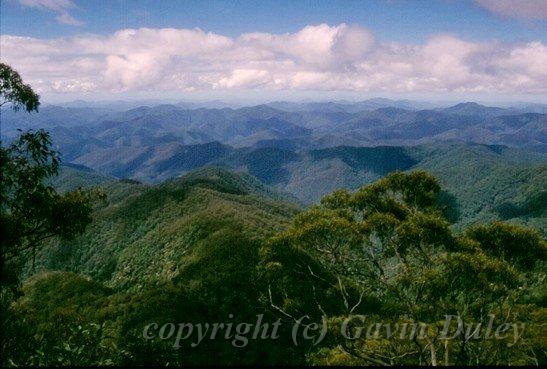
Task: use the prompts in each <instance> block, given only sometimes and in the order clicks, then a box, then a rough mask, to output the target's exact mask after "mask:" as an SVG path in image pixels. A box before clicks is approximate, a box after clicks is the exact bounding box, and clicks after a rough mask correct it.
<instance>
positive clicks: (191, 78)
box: [0, 24, 547, 94]
mask: <svg viewBox="0 0 547 369" xmlns="http://www.w3.org/2000/svg"><path fill="white" fill-rule="evenodd" d="M0 46H1V48H2V58H3V59H4V61H5V62H7V63H9V64H12V66H13V67H14V68H16V69H17V70H19V71H20V72H21V74H22V75H23V77H24V78H25V80H28V81H29V82H30V83H31V84H32V85H33V86H34V87H35V88H37V89H38V90H39V91H40V92H51V91H53V92H69V93H74V92H96V93H110V92H124V91H153V92H162V91H208V90H243V89H257V90H314V91H319V90H325V91H342V90H345V91H364V92H390V93H397V92H427V93H435V92H446V91H452V92H466V91H468V92H492V93H527V94H535V93H542V94H545V93H546V92H547V67H546V65H547V47H546V46H545V45H544V44H543V43H542V42H540V41H533V42H522V43H501V42H489V43H478V42H470V41H464V40H461V39H459V38H457V37H455V36H449V35H433V36H431V37H430V38H429V39H428V40H427V41H426V42H425V43H424V44H420V45H410V44H397V43H380V42H378V41H376V40H375V38H374V35H373V33H372V32H371V31H370V30H367V29H364V28H361V27H358V26H349V25H346V24H340V25H338V26H328V25H326V24H321V25H314V26H307V27H305V28H303V29H301V30H299V31H297V32H295V33H288V34H269V33H248V34H243V35H241V36H239V37H237V38H231V37H226V36H223V35H218V34H215V33H210V32H209V33H207V32H204V31H202V30H200V29H173V28H168V29H152V28H140V29H124V30H120V31H118V32H115V33H114V34H111V35H107V36H97V35H81V36H77V37H72V38H58V39H49V40H40V39H35V38H24V37H19V36H10V35H2V36H0Z"/></svg>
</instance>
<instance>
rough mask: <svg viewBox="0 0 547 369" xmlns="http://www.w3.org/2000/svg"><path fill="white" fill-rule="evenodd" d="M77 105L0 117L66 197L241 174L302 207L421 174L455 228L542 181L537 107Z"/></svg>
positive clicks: (544, 117)
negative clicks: (61, 167)
mask: <svg viewBox="0 0 547 369" xmlns="http://www.w3.org/2000/svg"><path fill="white" fill-rule="evenodd" d="M80 105H81V106H78V107H75V106H73V107H61V106H51V105H50V106H45V107H43V108H41V109H40V112H39V113H37V114H24V113H15V112H12V111H11V110H3V111H2V127H1V128H2V136H3V139H4V140H5V141H9V140H10V139H13V138H14V137H16V135H17V134H18V131H17V129H29V128H31V129H37V128H45V129H47V130H48V131H49V132H50V133H51V136H52V139H53V144H54V146H55V147H56V148H57V149H58V150H59V152H60V153H61V156H62V159H63V162H64V163H69V164H70V166H71V168H70V169H71V170H70V171H69V172H70V181H65V182H66V183H70V185H72V186H74V185H87V184H98V183H101V182H103V181H106V180H112V179H115V178H130V179H135V180H139V181H142V182H145V183H158V182H162V181H165V180H167V179H169V178H173V177H179V176H181V175H184V174H185V173H187V172H190V171H193V170H196V169H199V168H201V167H205V166H216V167H225V168H228V169H231V170H235V171H239V172H247V173H249V174H251V175H252V176H254V177H256V178H257V179H259V180H260V181H261V182H263V183H264V184H266V185H268V186H270V187H271V188H275V189H276V190H280V191H283V192H285V193H289V194H291V195H292V196H294V199H298V200H299V201H300V202H301V203H302V204H311V203H314V202H316V201H318V200H319V199H320V198H321V197H322V196H324V195H325V194H327V193H329V192H331V191H333V190H335V189H338V188H349V189H355V188H358V187H360V186H362V185H363V184H365V183H370V182H372V181H374V180H376V179H378V178H381V177H382V176H385V175H386V174H388V173H389V172H391V171H394V170H403V171H404V170H413V169H418V168H421V169H426V170H428V171H430V172H431V173H433V174H434V175H436V176H438V177H439V179H440V180H441V182H442V184H443V186H444V187H445V188H447V189H448V190H449V191H450V194H451V196H455V197H456V198H457V200H458V201H459V203H460V205H461V207H462V209H460V210H461V212H462V214H460V215H461V221H462V222H463V223H469V222H472V221H474V220H477V219H483V220H484V219H492V218H495V217H496V216H497V215H499V214H498V213H499V212H498V210H499V207H500V206H506V207H507V206H509V205H508V204H513V206H517V207H518V206H520V205H518V204H523V203H526V201H527V199H528V198H529V196H531V194H532V193H533V191H536V192H537V191H540V190H538V188H541V187H542V186H543V185H544V184H545V183H546V182H547V179H546V163H547V114H543V113H538V112H537V111H539V110H541V109H542V108H544V106H542V105H537V104H536V105H529V106H527V107H526V106H521V107H520V108H499V107H487V106H483V105H480V104H477V103H460V104H457V105H454V106H450V107H445V108H434V109H433V108H432V109H422V106H421V105H420V104H418V103H414V102H411V101H406V100H405V101H392V100H388V99H372V100H367V101H363V102H326V103H317V102H306V103H292V102H274V103H270V104H266V105H257V106H250V107H240V108H229V107H222V103H221V102H212V103H209V107H202V106H198V105H188V104H187V103H180V104H163V105H155V106H140V107H136V108H131V109H126V107H127V106H126V105H123V104H121V105H120V104H113V105H110V106H104V105H101V106H84V104H83V103H80ZM422 105H423V104H422ZM215 106H216V107H215ZM67 170H68V169H67V168H66V167H65V172H66V171H67ZM57 182H58V184H59V185H60V186H64V187H66V186H69V187H70V185H67V184H66V183H65V182H63V181H61V182H63V183H61V182H59V181H57ZM540 192H541V191H540ZM540 208H541V209H543V208H544V207H541V206H540ZM541 209H540V213H541V212H542V211H543V210H541ZM536 215H537V214H536ZM532 218H534V219H536V218H537V219H539V220H537V219H536V220H533V219H532V220H530V219H528V220H526V222H532V223H533V222H535V221H541V222H543V220H541V219H542V218H541V217H539V218H538V217H537V216H536V217H534V216H532ZM542 226H543V225H541V224H538V228H541V227H542Z"/></svg>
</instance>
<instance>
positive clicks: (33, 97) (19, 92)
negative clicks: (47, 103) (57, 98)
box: [0, 63, 40, 112]
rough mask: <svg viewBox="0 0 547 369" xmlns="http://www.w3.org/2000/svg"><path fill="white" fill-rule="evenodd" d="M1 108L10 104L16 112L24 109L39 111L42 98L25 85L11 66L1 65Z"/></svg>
mask: <svg viewBox="0 0 547 369" xmlns="http://www.w3.org/2000/svg"><path fill="white" fill-rule="evenodd" d="M0 97H1V98H2V100H1V101H0V107H1V106H2V105H4V104H8V103H10V104H11V106H12V108H13V109H14V110H19V109H20V108H24V109H25V110H26V111H28V112H31V111H33V110H38V106H39V105H40V101H39V99H40V96H38V95H37V94H36V93H35V92H34V91H33V90H32V88H31V87H30V85H27V84H24V83H23V80H22V79H21V76H20V75H19V73H17V72H16V71H15V70H13V69H12V68H11V67H10V66H9V65H7V64H4V63H0Z"/></svg>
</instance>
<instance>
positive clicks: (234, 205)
mask: <svg viewBox="0 0 547 369" xmlns="http://www.w3.org/2000/svg"><path fill="white" fill-rule="evenodd" d="M102 189H103V190H104V191H105V192H106V193H107V194H108V200H107V203H106V204H100V205H99V206H98V207H97V209H96V211H95V213H94V218H95V220H94V222H93V223H92V225H91V226H90V227H89V228H88V229H87V231H86V232H85V233H84V234H83V235H81V236H80V237H78V238H77V239H76V240H74V241H70V242H57V243H53V244H51V245H49V247H47V248H46V249H44V251H43V253H42V254H41V255H40V257H39V258H38V259H39V266H40V268H46V269H58V270H68V271H74V272H77V273H79V274H83V275H87V276H90V277H92V278H93V279H95V280H97V281H100V282H103V283H104V284H105V285H107V286H109V287H114V288H126V289H127V288H139V287H141V286H143V285H146V284H150V283H153V284H155V283H162V282H166V281H169V280H171V279H172V278H174V277H176V276H177V275H179V274H181V273H183V272H184V270H185V268H188V267H190V266H191V265H193V264H195V263H197V262H199V260H200V257H201V255H206V254H207V250H204V249H203V248H206V247H207V245H208V244H210V243H211V242H212V241H211V240H212V239H216V238H218V237H221V235H222V234H225V233H227V232H228V233H230V234H234V233H235V234H237V233H241V234H243V233H244V234H246V235H247V236H246V237H248V238H250V239H257V238H261V237H264V236H267V235H271V234H273V233H275V232H277V231H279V230H282V229H283V228H284V227H285V226H286V225H287V224H288V222H289V220H290V219H291V218H292V217H293V216H294V215H295V214H296V212H297V211H298V207H297V206H296V205H293V204H292V203H289V202H287V201H283V200H282V199H283V198H284V197H285V196H284V195H282V194H279V193H276V192H275V191H272V190H270V189H268V188H266V187H264V186H263V185H262V184H261V183H260V182H258V181H257V180H256V179H254V178H252V177H250V176H248V175H246V174H236V173H232V172H228V171H226V170H222V169H216V168H207V169H203V170H200V171H196V172H192V173H190V174H188V175H186V176H183V177H181V178H178V179H174V180H170V181H167V182H164V183H162V184H160V185H156V186H150V185H145V184H139V183H131V182H130V181H117V182H109V183H107V184H104V185H103V186H102Z"/></svg>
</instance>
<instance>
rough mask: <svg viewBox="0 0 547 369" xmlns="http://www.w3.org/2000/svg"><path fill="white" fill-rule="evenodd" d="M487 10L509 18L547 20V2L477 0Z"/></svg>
mask: <svg viewBox="0 0 547 369" xmlns="http://www.w3.org/2000/svg"><path fill="white" fill-rule="evenodd" d="M475 2H476V3H477V4H478V5H479V6H481V7H483V8H485V9H486V10H488V11H490V12H492V13H494V14H497V15H500V16H502V17H507V18H517V19H532V20H534V19H547V1H546V0H475Z"/></svg>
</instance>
